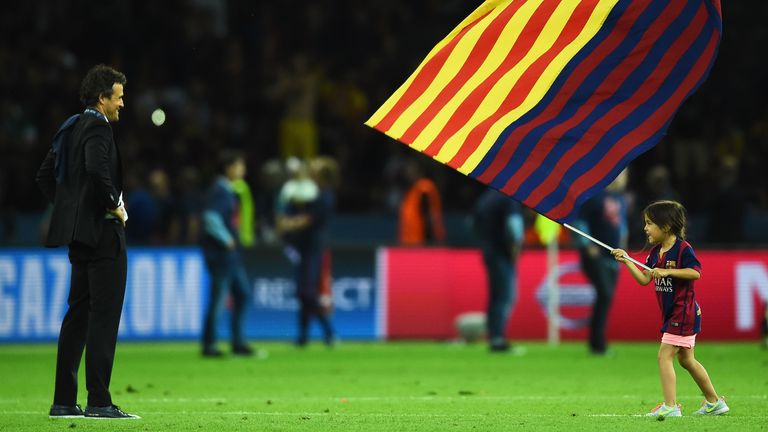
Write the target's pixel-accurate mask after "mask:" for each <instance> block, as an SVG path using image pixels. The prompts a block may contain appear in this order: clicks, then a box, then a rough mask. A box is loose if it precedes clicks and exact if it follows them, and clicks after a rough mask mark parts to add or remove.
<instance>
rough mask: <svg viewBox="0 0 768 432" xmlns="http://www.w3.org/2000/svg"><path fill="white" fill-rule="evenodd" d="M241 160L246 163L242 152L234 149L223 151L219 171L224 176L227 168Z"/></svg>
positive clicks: (220, 155)
mask: <svg viewBox="0 0 768 432" xmlns="http://www.w3.org/2000/svg"><path fill="white" fill-rule="evenodd" d="M239 160H242V161H245V156H244V155H243V153H242V152H240V151H238V150H234V149H225V150H222V151H221V153H220V154H219V160H218V171H219V172H220V173H222V174H223V173H226V172H227V168H229V167H230V166H232V164H234V163H235V162H237V161H239Z"/></svg>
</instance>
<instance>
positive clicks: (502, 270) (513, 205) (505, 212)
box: [472, 188, 524, 352]
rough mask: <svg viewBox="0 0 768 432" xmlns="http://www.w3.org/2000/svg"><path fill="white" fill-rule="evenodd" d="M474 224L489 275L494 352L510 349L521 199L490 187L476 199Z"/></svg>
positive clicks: (489, 326)
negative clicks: (509, 330)
mask: <svg viewBox="0 0 768 432" xmlns="http://www.w3.org/2000/svg"><path fill="white" fill-rule="evenodd" d="M472 222H473V227H474V231H475V234H476V236H477V239H478V242H479V243H480V250H481V251H482V253H483V264H485V270H486V275H487V278H488V306H487V321H486V323H487V330H488V342H489V348H490V350H491V352H508V351H510V348H511V347H510V344H509V342H508V341H507V337H506V329H507V321H508V319H509V315H510V312H511V308H512V306H513V305H514V303H515V297H516V287H517V260H518V258H519V256H520V250H521V248H522V244H523V237H524V226H523V214H522V210H521V206H520V203H518V202H517V201H515V200H513V199H512V198H510V197H508V196H506V195H504V194H502V193H501V192H499V191H497V190H495V189H492V188H487V189H486V190H485V191H484V192H483V193H482V194H481V195H480V197H479V198H478V199H477V202H476V203H475V207H474V212H473V220H472Z"/></svg>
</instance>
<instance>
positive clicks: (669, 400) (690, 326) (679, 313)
mask: <svg viewBox="0 0 768 432" xmlns="http://www.w3.org/2000/svg"><path fill="white" fill-rule="evenodd" d="M643 219H644V220H645V234H646V235H647V236H648V243H650V244H651V245H653V247H652V248H651V253H650V255H648V258H647V259H646V261H645V265H646V266H648V267H650V268H651V270H650V271H648V270H640V269H638V268H637V267H635V265H634V264H632V262H631V261H629V260H628V259H627V258H626V257H627V253H626V252H625V251H624V250H622V249H614V250H613V251H611V253H612V254H613V256H614V257H615V258H616V260H617V261H619V262H623V263H624V264H625V265H626V267H627V269H628V270H629V272H630V273H631V274H632V277H634V278H635V280H636V281H637V282H638V283H640V284H642V285H647V284H648V283H649V282H651V281H654V285H655V287H656V298H657V300H658V303H659V307H660V308H661V317H662V326H661V333H662V337H661V346H660V348H659V356H658V360H659V373H660V375H661V386H662V389H663V390H664V402H663V403H661V404H659V405H658V406H657V407H656V408H654V409H653V411H651V412H650V413H649V414H648V415H649V416H653V417H662V418H664V417H680V416H681V415H682V414H681V412H680V405H678V404H677V400H676V397H675V385H676V382H675V368H674V365H673V361H674V358H675V356H677V361H678V362H680V366H682V367H684V368H685V369H686V370H687V371H688V373H689V374H691V377H692V378H693V380H694V381H696V385H698V386H699V389H701V392H702V393H703V394H704V396H705V397H706V401H705V402H704V403H703V404H702V406H701V408H700V409H699V410H698V411H696V412H695V414H701V415H719V414H725V413H727V412H728V411H729V408H728V405H726V404H725V400H724V399H723V398H722V397H718V396H717V393H716V392H715V388H714V387H713V386H712V381H710V379H709V375H708V374H707V371H706V369H704V366H702V365H701V363H699V362H698V361H697V360H696V358H695V357H694V356H693V346H694V345H695V342H696V333H698V332H699V329H700V327H701V309H699V305H698V304H697V303H696V298H695V294H694V289H693V282H694V281H695V280H697V279H699V278H700V277H701V264H700V263H699V261H698V260H697V259H696V255H695V254H694V252H693V248H692V247H691V245H690V244H689V243H688V242H686V241H685V225H686V218H685V208H683V206H682V205H681V204H680V203H678V202H675V201H657V202H654V203H652V204H650V205H649V206H648V207H646V208H645V210H643Z"/></svg>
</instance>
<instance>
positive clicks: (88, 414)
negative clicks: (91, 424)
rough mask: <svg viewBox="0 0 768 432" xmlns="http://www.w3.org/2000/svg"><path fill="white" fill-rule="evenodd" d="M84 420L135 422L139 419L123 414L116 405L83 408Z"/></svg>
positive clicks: (135, 416) (132, 415)
mask: <svg viewBox="0 0 768 432" xmlns="http://www.w3.org/2000/svg"><path fill="white" fill-rule="evenodd" d="M85 418H88V419H105V420H106V419H114V420H137V419H140V418H141V417H139V416H137V415H134V414H128V413H126V412H123V411H122V410H121V409H120V408H119V407H118V406H117V405H110V406H105V407H92V406H87V407H85Z"/></svg>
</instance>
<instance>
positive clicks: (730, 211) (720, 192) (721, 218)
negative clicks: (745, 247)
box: [709, 156, 747, 245]
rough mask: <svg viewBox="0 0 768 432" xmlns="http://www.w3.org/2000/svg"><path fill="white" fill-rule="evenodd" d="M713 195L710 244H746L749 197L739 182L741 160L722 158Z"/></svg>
mask: <svg viewBox="0 0 768 432" xmlns="http://www.w3.org/2000/svg"><path fill="white" fill-rule="evenodd" d="M716 173H717V175H716V176H715V181H714V183H715V184H714V188H712V189H714V190H713V191H711V193H710V195H709V196H710V199H711V202H710V206H709V208H710V210H709V241H710V242H712V243H717V244H723V245H732V244H738V243H741V242H742V241H744V223H745V216H746V212H747V197H746V194H745V190H744V188H743V187H741V186H740V185H739V183H738V181H739V160H738V159H737V158H736V157H734V156H723V157H722V159H721V160H720V166H719V167H718V169H717V172H716Z"/></svg>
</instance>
